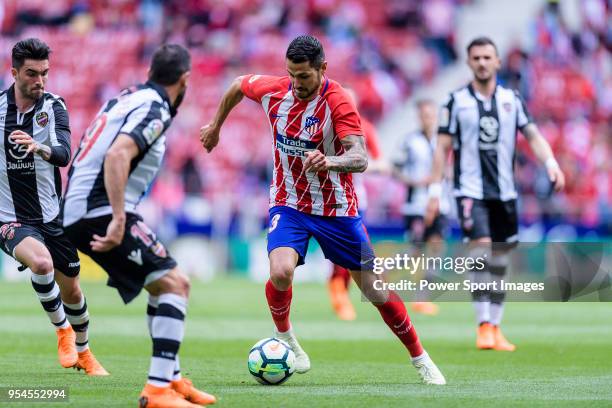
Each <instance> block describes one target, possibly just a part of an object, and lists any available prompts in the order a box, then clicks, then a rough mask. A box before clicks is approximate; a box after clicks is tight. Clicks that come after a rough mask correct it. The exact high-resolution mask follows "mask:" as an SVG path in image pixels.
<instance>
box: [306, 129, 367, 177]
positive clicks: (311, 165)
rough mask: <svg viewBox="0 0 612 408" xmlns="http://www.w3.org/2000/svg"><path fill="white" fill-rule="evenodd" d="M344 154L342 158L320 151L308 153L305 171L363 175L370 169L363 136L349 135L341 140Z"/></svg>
mask: <svg viewBox="0 0 612 408" xmlns="http://www.w3.org/2000/svg"><path fill="white" fill-rule="evenodd" d="M340 142H341V143H342V146H343V147H344V153H343V154H341V155H340V156H325V155H324V154H323V153H322V152H321V151H320V150H314V151H311V152H308V153H306V160H305V161H304V171H310V172H314V173H316V172H319V171H324V170H331V171H337V172H339V173H362V172H364V171H365V169H366V168H367V167H368V154H367V153H366V147H365V140H364V137H363V136H357V135H349V136H346V137H344V138H342V139H341V140H340Z"/></svg>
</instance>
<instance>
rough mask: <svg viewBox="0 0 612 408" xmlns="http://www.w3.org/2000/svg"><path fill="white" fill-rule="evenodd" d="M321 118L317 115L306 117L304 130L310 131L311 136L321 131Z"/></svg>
mask: <svg viewBox="0 0 612 408" xmlns="http://www.w3.org/2000/svg"><path fill="white" fill-rule="evenodd" d="M320 122H321V121H320V120H319V118H317V117H316V116H309V117H307V118H306V123H305V124H304V130H306V132H308V134H309V135H310V136H313V135H314V134H315V133H317V132H318V131H319V125H320Z"/></svg>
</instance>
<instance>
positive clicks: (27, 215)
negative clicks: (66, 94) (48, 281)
mask: <svg viewBox="0 0 612 408" xmlns="http://www.w3.org/2000/svg"><path fill="white" fill-rule="evenodd" d="M15 130H21V131H23V132H25V133H27V134H28V135H30V136H32V137H33V138H34V140H35V141H36V142H38V143H40V144H44V145H47V146H49V147H50V148H51V157H50V159H49V161H45V160H43V158H42V157H41V156H40V155H38V154H32V153H30V154H26V150H27V147H26V146H25V145H18V144H16V143H15V142H14V141H13V140H12V139H10V138H9V135H10V134H11V133H12V132H13V131H15ZM0 134H1V135H2V137H0V150H1V151H2V153H0V222H13V221H14V222H21V223H24V224H38V223H48V222H51V221H53V220H54V219H55V218H57V216H58V214H59V201H60V196H61V189H62V181H61V176H60V172H59V168H58V166H60V167H63V166H67V165H68V163H69V162H70V126H69V122H68V111H67V110H66V105H65V103H64V101H63V99H62V98H60V97H59V96H58V95H54V94H52V93H48V92H45V93H44V94H43V96H42V97H41V98H40V99H38V101H36V103H35V104H34V105H33V106H32V107H31V108H30V109H29V110H28V111H27V112H19V111H18V109H17V105H16V104H15V86H14V85H12V86H11V87H10V88H9V89H7V90H5V91H3V92H2V93H0Z"/></svg>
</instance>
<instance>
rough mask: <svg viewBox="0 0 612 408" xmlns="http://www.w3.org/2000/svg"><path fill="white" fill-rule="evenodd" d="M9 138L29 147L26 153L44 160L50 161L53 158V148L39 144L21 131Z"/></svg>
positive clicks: (16, 131) (13, 133)
mask: <svg viewBox="0 0 612 408" xmlns="http://www.w3.org/2000/svg"><path fill="white" fill-rule="evenodd" d="M9 137H10V138H11V139H12V140H13V142H15V143H16V144H18V145H23V146H26V147H27V150H26V153H27V154H30V153H34V154H37V155H39V156H40V157H42V158H43V160H47V161H49V159H50V158H51V148H50V147H49V146H47V145H44V144H41V143H38V142H37V141H35V140H34V139H33V138H32V136H30V135H28V134H27V133H26V132H23V131H21V130H15V131H14V132H12V133H11V134H10V135H9Z"/></svg>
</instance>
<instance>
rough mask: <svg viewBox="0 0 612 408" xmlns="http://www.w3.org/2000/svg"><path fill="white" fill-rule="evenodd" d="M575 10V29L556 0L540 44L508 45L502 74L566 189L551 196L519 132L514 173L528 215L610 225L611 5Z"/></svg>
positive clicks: (538, 29) (539, 32)
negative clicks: (519, 97)
mask: <svg viewBox="0 0 612 408" xmlns="http://www.w3.org/2000/svg"><path fill="white" fill-rule="evenodd" d="M577 11H578V13H579V20H578V22H577V24H576V25H575V27H573V28H572V27H570V26H569V24H568V23H567V22H566V21H565V19H564V17H563V14H562V13H561V9H560V7H559V2H557V1H550V2H549V3H548V4H547V5H546V6H545V7H544V8H543V9H542V11H541V13H540V14H539V15H538V16H537V18H536V20H535V21H534V23H533V27H532V31H533V34H532V35H530V37H531V38H533V40H534V44H533V45H532V47H531V48H530V49H521V48H514V49H512V50H510V51H509V53H508V55H506V56H505V58H504V61H505V65H504V68H503V71H502V72H501V75H500V76H501V80H502V81H503V82H505V83H506V84H507V85H508V86H510V87H512V88H515V89H519V90H520V92H521V94H522V95H524V97H525V99H526V100H527V102H528V106H529V110H530V113H531V114H532V116H533V117H534V118H535V120H536V122H537V124H538V126H539V127H540V129H541V130H542V132H543V134H544V136H545V137H546V138H547V139H548V140H549V142H550V143H551V146H552V147H553V150H554V151H555V154H556V156H557V158H558V160H559V162H560V164H561V167H562V168H563V170H564V171H565V175H566V178H567V188H566V190H565V192H564V193H563V194H555V195H554V196H551V195H550V186H549V183H548V182H547V180H546V174H545V172H544V169H543V168H542V167H541V166H538V165H537V164H536V162H535V161H534V160H533V156H532V155H531V154H530V151H529V148H528V147H527V143H526V140H525V139H524V138H519V146H520V147H519V152H520V154H519V156H518V160H517V166H516V168H517V172H516V174H517V177H518V180H519V184H520V187H521V190H522V191H521V193H522V197H523V199H522V207H523V211H522V214H523V217H524V219H525V222H526V223H533V222H536V221H539V220H542V219H543V220H544V221H550V222H551V223H555V224H556V223H559V222H561V221H568V222H570V223H574V224H580V225H583V226H585V227H596V226H598V225H601V224H607V227H608V231H609V230H610V227H612V224H611V223H612V212H611V211H612V210H611V203H612V166H611V159H612V155H611V151H612V127H611V126H612V122H611V118H612V57H611V51H612V28H611V26H610V25H609V21H611V19H612V10H610V4H606V1H605V0H584V1H581V2H579V9H578V10H577ZM534 174H535V175H536V176H535V178H534Z"/></svg>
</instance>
